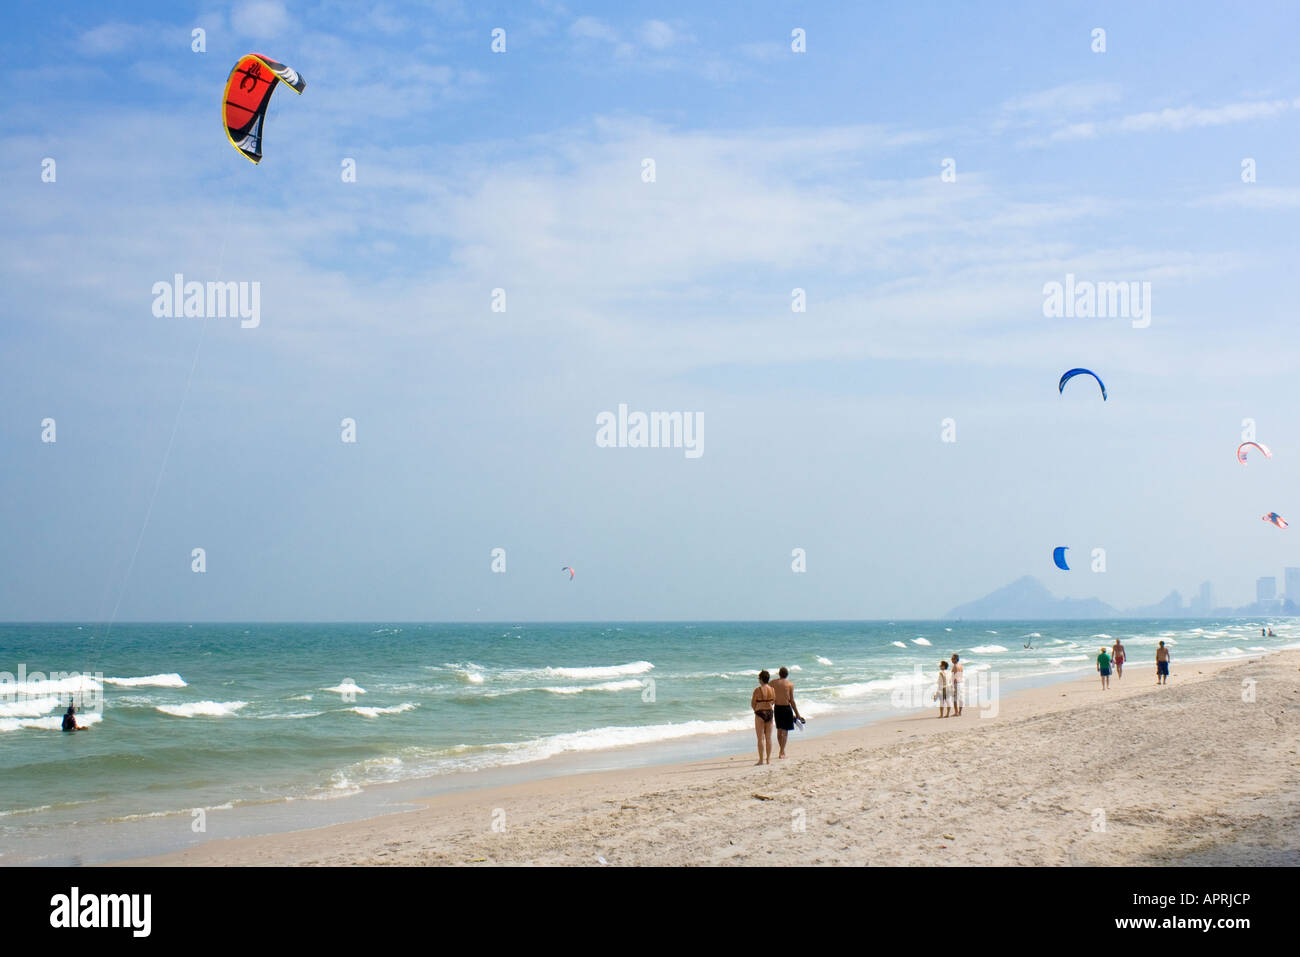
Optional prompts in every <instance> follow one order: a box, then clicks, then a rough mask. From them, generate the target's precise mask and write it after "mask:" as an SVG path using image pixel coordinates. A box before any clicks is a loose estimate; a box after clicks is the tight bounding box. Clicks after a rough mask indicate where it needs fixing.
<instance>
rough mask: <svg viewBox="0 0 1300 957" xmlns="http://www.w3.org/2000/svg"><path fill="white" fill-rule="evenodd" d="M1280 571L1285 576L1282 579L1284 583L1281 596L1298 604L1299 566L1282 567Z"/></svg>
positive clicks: (1299, 593) (1299, 600)
mask: <svg viewBox="0 0 1300 957" xmlns="http://www.w3.org/2000/svg"><path fill="white" fill-rule="evenodd" d="M1282 571H1283V574H1284V575H1285V576H1286V577H1285V578H1284V579H1283V582H1284V584H1285V585H1286V591H1284V592H1283V593H1282V594H1283V597H1284V598H1286V600H1287V601H1289V602H1291V603H1292V604H1294V605H1300V568H1284V569H1282Z"/></svg>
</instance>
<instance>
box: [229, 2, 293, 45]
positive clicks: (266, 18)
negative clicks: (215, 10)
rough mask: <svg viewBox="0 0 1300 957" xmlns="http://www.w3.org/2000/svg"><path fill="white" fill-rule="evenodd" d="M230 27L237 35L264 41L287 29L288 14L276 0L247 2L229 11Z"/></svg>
mask: <svg viewBox="0 0 1300 957" xmlns="http://www.w3.org/2000/svg"><path fill="white" fill-rule="evenodd" d="M230 25H231V26H232V27H234V28H235V30H236V31H237V32H239V33H243V34H246V35H247V36H250V37H256V38H257V39H259V40H265V39H268V38H270V37H274V36H277V35H279V34H281V33H283V32H284V31H285V30H287V29H288V27H289V14H288V11H286V10H285V9H284V5H283V4H281V3H278V2H277V0H247V2H245V3H241V4H239V6H237V7H235V9H234V10H233V11H231V14H230Z"/></svg>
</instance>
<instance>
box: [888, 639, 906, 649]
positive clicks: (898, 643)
mask: <svg viewBox="0 0 1300 957" xmlns="http://www.w3.org/2000/svg"><path fill="white" fill-rule="evenodd" d="M890 644H891V645H893V646H894V647H895V648H902V649H903V650H904V651H906V650H907V645H905V644H903V643H902V642H901V641H891V642H890Z"/></svg>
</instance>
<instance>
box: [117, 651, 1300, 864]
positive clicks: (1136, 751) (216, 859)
mask: <svg viewBox="0 0 1300 957" xmlns="http://www.w3.org/2000/svg"><path fill="white" fill-rule="evenodd" d="M1154 670H1155V669H1154V665H1152V664H1148V663H1145V662H1144V663H1142V664H1140V665H1138V664H1130V666H1129V668H1128V669H1127V670H1126V674H1125V677H1124V679H1123V680H1122V681H1120V680H1114V679H1112V687H1111V690H1109V691H1105V692H1103V691H1102V690H1101V688H1100V682H1099V681H1098V680H1097V679H1095V678H1088V679H1083V680H1076V681H1070V682H1066V683H1058V684H1054V685H1049V686H1045V687H1041V688H1034V689H1029V690H1025V691H1021V692H1017V693H1014V694H1010V695H1005V696H1004V697H1003V700H1001V702H1000V703H999V707H998V713H997V715H996V716H985V717H981V716H980V714H981V712H979V711H978V710H976V709H974V708H972V707H968V708H967V709H966V712H965V714H964V715H963V716H962V717H961V718H956V719H954V718H948V719H940V718H938V717H937V709H927V710H926V711H924V712H913V713H907V714H902V715H899V716H898V717H895V718H890V719H887V720H884V721H881V722H879V723H876V724H873V725H870V726H868V727H865V728H861V729H857V730H852V731H843V732H836V733H834V734H829V735H826V736H823V737H819V738H813V739H808V740H805V739H802V738H800V737H799V736H797V735H795V736H793V740H792V742H791V747H790V757H789V758H788V759H786V760H784V761H778V760H776V759H775V758H774V759H773V762H772V765H771V766H763V767H755V766H754V758H755V754H754V750H753V738H752V735H750V736H748V737H747V738H746V739H745V743H746V744H748V745H749V748H750V750H748V751H746V752H745V753H743V754H738V755H736V756H733V757H730V758H724V759H719V760H713V761H701V762H692V763H685V764H677V765H667V766H660V767H653V768H638V769H628V770H620V771H604V772H598V773H590V774H582V775H572V776H567V777H560V778H552V779H547V780H543V781H533V782H527V783H522V784H517V785H511V786H508V787H497V788H491V789H483V790H476V791H468V792H461V793H456V794H448V795H443V796H439V797H437V798H433V799H430V800H428V801H425V802H422V803H423V805H424V806H423V807H422V808H420V809H419V810H415V811H410V812H406V813H399V814H390V815H385V816H382V817H377V818H372V819H369V820H365V821H359V822H353V823H348V824H341V825H334V826H331V827H325V828H319V829H315V830H307V831H296V832H290V833H281V834H274V835H268V836H262V837H256V838H239V839H232V840H223V841H210V842H208V843H206V844H202V845H199V846H196V847H194V848H190V849H188V850H184V851H180V852H177V853H174V854H167V855H163V856H159V857H153V858H147V859H142V860H137V861H132V862H129V863H133V864H143V865H205V866H221V865H286V864H287V865H341V864H367V865H369V864H402V865H424V864H438V865H471V866H479V867H483V866H490V865H524V864H573V865H591V866H602V859H603V862H604V863H607V864H608V865H611V866H613V865H623V866H626V865H673V866H680V865H716V864H742V865H743V864H787V865H806V864H885V865H941V864H965V865H980V864H995V865H1018V864H1019V865H1117V864H1124V865H1141V864H1230V865H1235V864H1271V865H1280V864H1289V865H1296V864H1300V754H1298V753H1297V751H1298V749H1300V733H1298V732H1300V651H1287V652H1282V653H1279V654H1274V655H1269V656H1263V657H1258V658H1252V659H1248V660H1246V661H1241V660H1238V661H1234V662H1215V663H1182V664H1180V663H1178V662H1177V661H1175V664H1174V677H1173V678H1172V679H1171V683H1170V684H1169V685H1167V686H1164V687H1158V686H1156V684H1155V679H1154ZM1252 698H1253V700H1250V699H1252ZM738 746H739V743H738Z"/></svg>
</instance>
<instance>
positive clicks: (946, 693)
mask: <svg viewBox="0 0 1300 957" xmlns="http://www.w3.org/2000/svg"><path fill="white" fill-rule="evenodd" d="M965 670H966V669H965V667H964V666H963V665H962V663H961V656H960V655H957V654H954V655H953V656H952V667H951V668H949V667H948V662H946V661H940V662H939V686H938V687H937V688H936V689H935V691H934V700H935V701H937V702H939V717H941V718H947V717H953V718H960V717H961V684H962V677H963V675H962V672H964V671H965Z"/></svg>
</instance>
